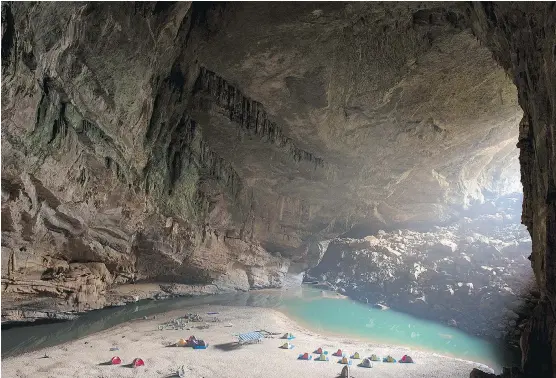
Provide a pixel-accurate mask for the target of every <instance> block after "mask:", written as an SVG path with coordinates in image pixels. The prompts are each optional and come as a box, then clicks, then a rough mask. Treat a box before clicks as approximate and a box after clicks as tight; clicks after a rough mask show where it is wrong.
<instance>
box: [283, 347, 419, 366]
mask: <svg viewBox="0 0 556 378" xmlns="http://www.w3.org/2000/svg"><path fill="white" fill-rule="evenodd" d="M287 344H289V343H286V344H284V345H282V347H281V348H283V349H292V348H293V345H292V346H291V348H286V347H285V346H286V345H287ZM314 353H316V354H319V357H317V358H315V361H329V360H330V359H329V358H328V357H327V354H328V352H326V351H323V350H322V348H319V349H317V350H316V351H315V352H314ZM332 355H333V356H336V357H342V358H341V359H340V360H339V361H338V363H340V364H345V365H351V361H350V360H349V359H348V357H347V356H346V355H345V353H342V351H341V350H340V349H338V351H337V352H335V353H333V354H332ZM312 358H313V356H311V355H309V353H307V352H305V353H303V354H300V355H299V356H298V359H299V360H311V359H312ZM350 358H351V359H353V360H359V359H361V357H360V355H359V352H355V353H354V354H353V355H352V356H350ZM379 361H381V359H380V358H379V357H378V356H377V355H376V354H373V355H371V356H370V357H367V358H364V359H363V361H362V362H361V363H360V364H359V365H358V366H361V367H372V366H373V365H372V362H379ZM382 362H386V363H395V362H398V363H404V364H412V363H414V362H413V358H411V356H408V355H404V356H403V357H402V358H401V359H400V360H399V361H396V359H395V358H394V357H392V356H390V355H389V356H387V357H384V358H382Z"/></svg>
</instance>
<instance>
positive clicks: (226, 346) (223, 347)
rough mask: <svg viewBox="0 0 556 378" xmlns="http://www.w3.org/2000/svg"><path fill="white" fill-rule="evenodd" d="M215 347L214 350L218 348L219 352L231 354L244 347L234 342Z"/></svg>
mask: <svg viewBox="0 0 556 378" xmlns="http://www.w3.org/2000/svg"><path fill="white" fill-rule="evenodd" d="M213 346H214V348H216V349H218V350H223V351H224V352H231V351H234V350H238V349H240V348H241V347H242V346H243V345H241V344H239V343H237V342H235V341H234V342H231V343H225V344H216V345H213Z"/></svg>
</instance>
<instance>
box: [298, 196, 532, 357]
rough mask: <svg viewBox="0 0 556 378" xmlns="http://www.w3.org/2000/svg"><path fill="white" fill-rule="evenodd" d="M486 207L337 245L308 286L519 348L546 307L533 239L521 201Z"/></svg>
mask: <svg viewBox="0 0 556 378" xmlns="http://www.w3.org/2000/svg"><path fill="white" fill-rule="evenodd" d="M479 208H480V210H482V213H481V214H479V215H477V213H476V212H474V211H469V213H470V214H469V216H468V217H464V218H463V219H461V220H459V221H457V222H454V223H452V224H449V225H446V226H443V227H434V228H433V229H431V230H429V231H428V232H419V231H411V230H404V229H402V230H396V231H392V232H385V231H382V230H380V231H379V232H378V233H377V235H374V236H368V237H366V238H364V239H346V238H342V239H334V240H333V241H332V242H331V243H330V244H329V245H328V248H327V250H326V252H325V254H324V256H323V257H322V259H321V260H320V262H319V264H318V265H317V266H316V267H314V268H312V269H309V270H308V272H307V275H308V277H312V278H308V280H310V281H313V280H314V279H317V280H318V281H321V284H322V282H323V283H327V284H328V286H329V287H331V288H333V289H335V290H339V291H341V292H343V293H345V294H347V295H349V296H350V297H352V298H355V299H358V300H360V301H362V302H364V303H365V302H366V303H369V304H370V305H376V304H381V305H386V306H388V307H392V308H394V309H396V310H401V311H404V312H407V313H410V314H413V315H416V316H419V317H424V318H428V319H433V320H435V321H440V322H443V323H445V324H446V325H450V326H454V327H457V328H459V329H462V330H464V331H466V332H468V333H471V334H475V335H477V336H480V337H485V338H490V339H491V340H493V341H495V340H498V341H502V340H504V341H505V342H509V343H511V344H513V346H514V347H515V348H516V349H517V348H519V337H520V335H521V333H522V330H523V328H524V327H525V325H526V323H525V320H526V318H527V317H528V316H529V315H530V313H531V310H532V307H533V306H534V305H535V304H536V303H537V302H538V298H536V297H535V296H536V295H537V293H536V288H535V286H536V285H535V283H534V278H533V274H532V272H531V270H530V267H529V261H528V260H527V257H528V256H529V254H530V251H531V239H530V238H529V235H528V234H527V230H526V229H525V227H523V226H521V225H520V224H519V223H520V213H521V211H520V210H521V198H520V196H513V197H506V198H504V200H502V199H498V200H497V201H493V202H490V201H489V202H488V205H487V206H484V205H481V206H479ZM487 209H488V210H490V212H489V211H488V210H487ZM485 210H486V212H485ZM472 213H474V214H472ZM493 308H496V309H498V310H497V311H493V310H492V309H493ZM501 344H503V343H501Z"/></svg>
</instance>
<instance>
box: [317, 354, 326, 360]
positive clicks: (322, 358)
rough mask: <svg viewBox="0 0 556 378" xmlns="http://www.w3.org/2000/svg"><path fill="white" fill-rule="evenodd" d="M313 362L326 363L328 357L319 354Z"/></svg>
mask: <svg viewBox="0 0 556 378" xmlns="http://www.w3.org/2000/svg"><path fill="white" fill-rule="evenodd" d="M315 361H328V357H326V355H325V354H324V353H321V355H320V356H318V357H317V358H316V359H315Z"/></svg>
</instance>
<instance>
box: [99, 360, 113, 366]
mask: <svg viewBox="0 0 556 378" xmlns="http://www.w3.org/2000/svg"><path fill="white" fill-rule="evenodd" d="M108 365H112V361H106V362H101V363H100V364H98V366H108Z"/></svg>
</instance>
